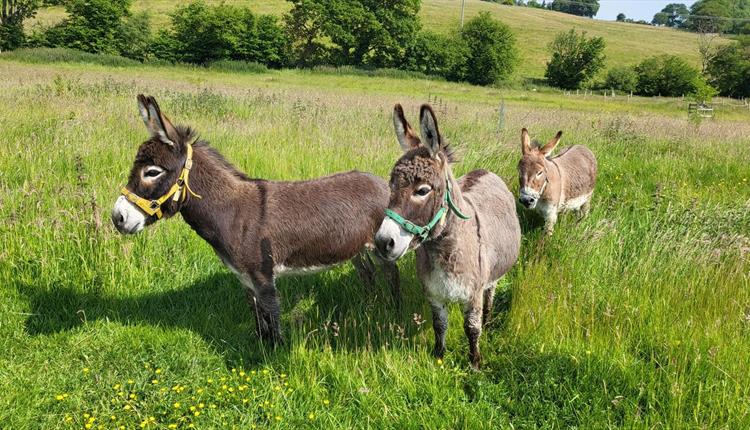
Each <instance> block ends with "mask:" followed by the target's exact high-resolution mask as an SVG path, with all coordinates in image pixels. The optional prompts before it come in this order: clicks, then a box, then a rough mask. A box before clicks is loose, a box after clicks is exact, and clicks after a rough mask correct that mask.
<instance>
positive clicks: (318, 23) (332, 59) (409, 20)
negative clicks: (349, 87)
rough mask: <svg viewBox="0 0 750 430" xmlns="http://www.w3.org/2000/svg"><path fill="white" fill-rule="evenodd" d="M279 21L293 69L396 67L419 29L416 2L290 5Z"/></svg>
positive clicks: (326, 0) (349, 0) (303, 1)
mask: <svg viewBox="0 0 750 430" xmlns="http://www.w3.org/2000/svg"><path fill="white" fill-rule="evenodd" d="M290 2H291V3H292V9H291V10H290V11H289V13H288V14H287V15H286V16H285V18H284V21H285V23H286V29H287V33H288V35H289V38H290V40H291V41H292V50H293V53H294V55H293V57H294V59H295V62H296V64H297V65H298V66H302V67H309V66H313V65H316V64H331V65H354V66H373V67H397V66H399V65H400V62H401V61H402V59H403V56H404V52H405V50H406V47H407V46H409V44H410V43H411V41H412V40H413V38H414V37H415V36H416V34H417V32H418V31H419V29H420V24H419V17H418V15H417V14H418V13H419V0H393V1H389V2H385V3H384V2H382V1H380V0H290Z"/></svg>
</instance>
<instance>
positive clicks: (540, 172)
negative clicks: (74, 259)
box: [536, 170, 544, 177]
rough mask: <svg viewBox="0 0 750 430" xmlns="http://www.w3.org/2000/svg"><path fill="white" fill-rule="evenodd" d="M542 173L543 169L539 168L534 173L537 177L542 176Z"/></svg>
mask: <svg viewBox="0 0 750 430" xmlns="http://www.w3.org/2000/svg"><path fill="white" fill-rule="evenodd" d="M542 173H544V170H540V171H538V172H537V173H536V176H537V177H539V176H542Z"/></svg>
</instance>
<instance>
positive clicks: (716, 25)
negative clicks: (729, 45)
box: [688, 0, 739, 33]
mask: <svg viewBox="0 0 750 430" xmlns="http://www.w3.org/2000/svg"><path fill="white" fill-rule="evenodd" d="M732 2H733V1H732V0H698V1H697V2H695V3H694V4H693V5H692V6H691V7H690V15H691V16H690V17H689V21H688V22H689V27H690V29H691V30H693V31H696V32H699V33H721V32H725V31H727V30H729V29H730V28H731V21H729V20H727V19H724V18H731V17H738V18H739V16H736V15H734V14H733V9H734V8H733V5H732ZM734 2H735V3H736V1H734Z"/></svg>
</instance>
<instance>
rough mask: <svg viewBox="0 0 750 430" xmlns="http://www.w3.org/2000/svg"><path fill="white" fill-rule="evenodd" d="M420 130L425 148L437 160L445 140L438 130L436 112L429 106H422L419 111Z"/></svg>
mask: <svg viewBox="0 0 750 430" xmlns="http://www.w3.org/2000/svg"><path fill="white" fill-rule="evenodd" d="M419 128H420V131H421V132H422V139H423V140H424V146H426V147H427V149H429V150H430V154H431V155H432V156H433V157H435V158H437V156H438V153H439V152H440V150H441V149H442V147H443V138H442V136H440V130H438V124H437V118H435V112H433V111H432V108H431V107H430V105H428V104H424V105H422V107H421V108H420V109H419Z"/></svg>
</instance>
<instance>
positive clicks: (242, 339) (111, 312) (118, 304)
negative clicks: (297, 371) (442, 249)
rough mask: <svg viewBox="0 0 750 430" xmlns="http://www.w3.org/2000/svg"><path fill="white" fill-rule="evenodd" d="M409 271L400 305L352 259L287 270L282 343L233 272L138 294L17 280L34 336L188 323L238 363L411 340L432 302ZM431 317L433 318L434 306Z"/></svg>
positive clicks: (281, 286) (184, 325)
mask: <svg viewBox="0 0 750 430" xmlns="http://www.w3.org/2000/svg"><path fill="white" fill-rule="evenodd" d="M405 266H407V265H405ZM410 269H411V270H412V271H413V269H412V268H411V267H410ZM407 270H409V269H407ZM404 272H406V270H402V288H403V290H404V291H403V292H402V294H403V302H404V303H403V305H402V308H401V309H400V310H398V309H396V307H395V306H394V305H393V300H392V298H391V295H390V292H389V291H388V290H387V287H386V286H385V284H384V282H382V280H381V282H378V283H377V284H376V286H375V288H374V289H373V291H369V290H367V289H366V288H365V287H363V286H362V285H361V284H360V282H359V278H358V277H357V276H356V273H355V271H354V270H353V269H352V268H351V267H349V266H345V267H343V268H340V269H334V270H333V271H330V272H325V273H320V274H316V275H310V276H306V277H299V278H282V279H281V280H279V282H278V285H277V287H278V289H279V294H280V297H281V301H282V313H283V315H282V317H283V320H282V331H283V333H284V335H285V337H286V341H287V342H286V344H285V345H283V346H281V347H278V348H276V349H272V348H270V347H268V346H267V345H264V344H263V343H262V342H261V341H260V339H259V338H258V336H257V335H256V332H255V316H254V312H253V311H252V310H251V309H250V308H249V306H248V304H247V300H246V297H245V292H244V291H243V287H242V286H241V284H240V283H239V281H238V280H237V278H236V277H235V276H234V275H233V274H230V273H228V272H218V273H214V274H211V275H208V276H206V277H204V278H201V279H199V280H197V281H196V282H194V283H193V284H190V285H187V286H184V287H178V288H175V289H165V290H160V291H157V292H153V293H145V294H141V295H138V296H127V295H123V296H119V295H110V294H105V293H101V292H99V291H95V290H96V289H95V288H91V289H85V288H82V287H80V286H65V285H62V286H59V287H56V288H43V287H38V286H36V285H29V284H21V283H19V284H17V285H16V288H17V289H18V291H19V292H20V293H21V294H22V295H23V296H25V297H26V298H27V300H28V302H29V306H30V309H31V314H30V315H29V317H28V318H27V320H26V322H25V330H26V332H27V333H28V334H30V335H32V336H34V335H47V334H53V333H58V332H61V331H69V330H75V329H77V328H79V327H82V326H84V325H86V324H89V323H92V322H94V321H102V320H104V321H107V322H109V321H115V322H118V323H120V324H123V325H141V324H147V325H153V326H165V327H176V328H184V329H188V330H191V331H193V332H195V333H197V334H199V335H200V336H201V337H202V338H203V339H204V340H205V341H206V342H207V343H208V344H210V345H211V346H212V347H213V348H214V349H215V350H216V351H217V353H219V354H221V355H222V356H223V357H224V359H225V361H226V362H227V364H236V363H238V362H244V363H257V362H260V361H263V360H264V359H268V358H269V357H275V358H276V359H279V358H282V357H280V356H279V355H286V354H288V352H289V348H290V347H293V346H295V345H298V344H299V343H300V342H304V343H305V345H306V347H308V348H324V347H331V348H333V349H334V350H336V349H344V350H347V351H356V350H361V349H363V348H372V349H377V348H381V347H397V346H398V347H401V345H399V343H403V342H409V340H410V338H411V337H413V336H414V335H415V334H416V333H418V332H419V330H418V329H419V327H417V326H416V325H415V323H414V322H413V319H414V317H413V315H414V314H420V313H421V312H423V307H424V299H423V298H422V294H421V291H420V288H419V287H418V286H417V284H416V282H415V279H414V275H413V274H409V273H406V274H404ZM424 318H425V319H428V320H429V318H430V316H429V314H427V315H425V316H424ZM428 326H429V324H427V325H426V326H425V328H426V327H428Z"/></svg>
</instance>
